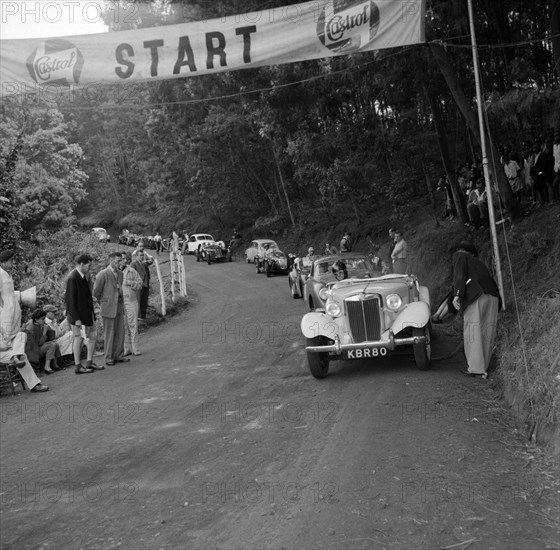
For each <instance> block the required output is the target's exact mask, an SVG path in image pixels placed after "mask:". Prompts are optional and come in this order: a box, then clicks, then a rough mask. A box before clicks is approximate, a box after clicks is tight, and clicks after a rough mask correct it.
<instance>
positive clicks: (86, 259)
mask: <svg viewBox="0 0 560 550" xmlns="http://www.w3.org/2000/svg"><path fill="white" fill-rule="evenodd" d="M91 260H92V258H91V256H89V255H88V254H80V255H79V256H77V257H76V268H75V269H73V270H72V271H71V272H70V275H69V276H68V279H67V280H66V294H65V301H66V315H67V319H68V323H69V324H70V326H71V327H72V335H73V337H74V344H73V352H74V363H75V365H76V370H75V373H76V374H86V373H89V372H93V371H94V370H102V369H103V368H104V367H98V366H97V365H95V364H94V363H93V352H94V351H95V341H96V339H97V333H96V329H95V312H94V309H93V295H92V293H91V281H90V275H89V270H90V267H91ZM84 339H85V343H86V349H87V360H86V366H85V367H84V366H83V365H82V363H81V356H82V344H83V342H84Z"/></svg>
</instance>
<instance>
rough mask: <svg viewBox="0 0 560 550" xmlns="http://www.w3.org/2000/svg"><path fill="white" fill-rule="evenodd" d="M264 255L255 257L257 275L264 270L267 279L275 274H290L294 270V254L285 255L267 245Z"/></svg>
mask: <svg viewBox="0 0 560 550" xmlns="http://www.w3.org/2000/svg"><path fill="white" fill-rule="evenodd" d="M263 248H264V255H263V256H259V255H257V256H255V268H256V270H257V273H261V270H263V271H264V272H265V273H266V276H267V277H271V276H272V274H273V273H288V271H290V270H291V269H292V263H293V261H294V258H295V256H294V255H293V254H288V255H286V254H284V252H282V251H281V250H279V249H278V248H272V247H267V245H266V244H265V245H264V246H263Z"/></svg>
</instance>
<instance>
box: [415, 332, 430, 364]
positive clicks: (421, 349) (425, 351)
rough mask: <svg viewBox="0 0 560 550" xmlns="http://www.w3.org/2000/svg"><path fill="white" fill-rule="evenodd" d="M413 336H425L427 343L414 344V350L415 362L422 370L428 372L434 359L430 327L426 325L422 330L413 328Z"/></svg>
mask: <svg viewBox="0 0 560 550" xmlns="http://www.w3.org/2000/svg"><path fill="white" fill-rule="evenodd" d="M412 336H425V337H426V341H425V342H421V343H419V344H412V347H413V349H414V362H415V363H416V366H417V367H418V368H419V369H420V370H428V369H429V368H430V360H431V359H432V344H431V341H430V327H429V326H428V325H426V326H425V327H422V328H413V329H412Z"/></svg>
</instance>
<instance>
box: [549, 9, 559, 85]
mask: <svg viewBox="0 0 560 550" xmlns="http://www.w3.org/2000/svg"><path fill="white" fill-rule="evenodd" d="M548 6H549V8H548V9H549V11H550V34H551V35H552V36H554V37H555V38H553V39H552V57H553V59H554V70H555V71H556V79H557V81H558V82H560V0H549V4H548Z"/></svg>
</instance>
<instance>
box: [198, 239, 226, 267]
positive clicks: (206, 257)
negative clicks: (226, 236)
mask: <svg viewBox="0 0 560 550" xmlns="http://www.w3.org/2000/svg"><path fill="white" fill-rule="evenodd" d="M196 261H197V262H200V261H203V262H204V261H206V262H207V263H208V265H210V264H211V263H212V262H226V261H227V262H231V261H233V258H232V255H231V249H230V248H229V247H228V246H226V245H225V244H224V241H218V242H215V243H207V244H204V245H201V246H200V248H199V249H198V250H197V251H196Z"/></svg>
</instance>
